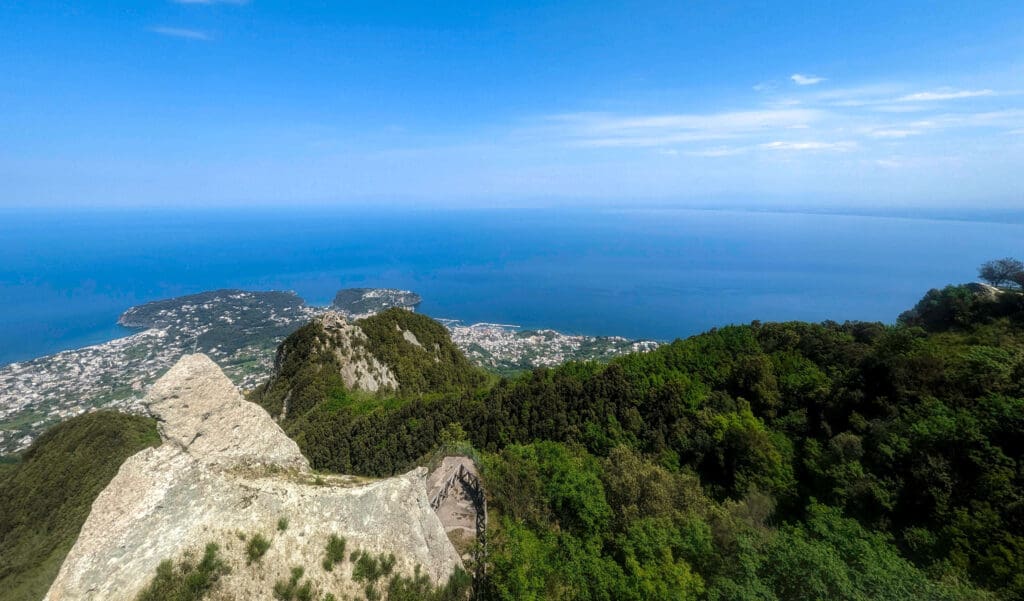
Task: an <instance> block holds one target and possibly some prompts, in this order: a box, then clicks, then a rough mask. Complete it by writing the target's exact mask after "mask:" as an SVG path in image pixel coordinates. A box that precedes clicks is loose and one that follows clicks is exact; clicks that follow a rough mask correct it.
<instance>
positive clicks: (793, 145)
mask: <svg viewBox="0 0 1024 601" xmlns="http://www.w3.org/2000/svg"><path fill="white" fill-rule="evenodd" d="M856 147H857V143H856V142H820V141H816V140H811V141H799V142H793V141H785V140H776V141H774V142H766V143H764V144H761V145H759V148H763V149H765V150H790V151H808V150H832V151H841V152H845V151H848V150H853V149H854V148H856Z"/></svg>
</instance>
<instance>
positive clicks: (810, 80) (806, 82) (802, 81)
mask: <svg viewBox="0 0 1024 601" xmlns="http://www.w3.org/2000/svg"><path fill="white" fill-rule="evenodd" d="M789 78H790V79H791V80H793V83H795V84H796V85H798V86H813V85H815V84H819V83H821V82H823V81H825V78H824V77H818V76H817V75H803V74H801V73H794V74H792V75H790V76H789Z"/></svg>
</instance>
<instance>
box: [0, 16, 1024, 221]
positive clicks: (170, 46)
mask: <svg viewBox="0 0 1024 601" xmlns="http://www.w3.org/2000/svg"><path fill="white" fill-rule="evenodd" d="M1022 173H1024V3H1022V2H1018V1H1006V2H989V1H985V0H980V1H973V2H935V1H929V2H925V1H919V2H896V1H890V2H821V1H814V2H811V1H808V2H763V1H762V2H664V3H644V2H629V3H623V2H601V1H597V0H591V1H589V2H557V3H556V2H548V3H541V2H535V3H513V2H501V3H497V2H495V3H490V2H482V1H477V2H445V3H435V2H427V1H416V2H408V3H405V2H295V1H293V2H271V1H269V0H250V1H248V2H246V1H244V0H235V1H215V0H207V1H202V0H189V1H177V2H175V1H171V0H167V1H159V0H156V1H152V2H132V3H127V2H87V3H85V2H67V3H55V2H47V1H45V0H34V1H25V2H11V1H4V0H0V205H6V206H23V205H56V206H90V205H116V206H121V205H147V206H148V205H161V206H196V205H199V206H206V205H249V204H282V203H310V204H342V203H391V202H399V203H402V202H412V203H419V204H424V205H456V206H492V205H518V204H557V205H587V204H618V205H644V206H650V205H698V206H718V205H742V206H761V205H764V206H769V205H770V206H805V205H813V206H818V205H821V206H829V207H846V206H856V207H893V206H908V207H909V206H956V207H965V206H979V207H982V206H983V207H1011V208H1020V207H1022V206H1024V177H1022V176H1021V174H1022Z"/></svg>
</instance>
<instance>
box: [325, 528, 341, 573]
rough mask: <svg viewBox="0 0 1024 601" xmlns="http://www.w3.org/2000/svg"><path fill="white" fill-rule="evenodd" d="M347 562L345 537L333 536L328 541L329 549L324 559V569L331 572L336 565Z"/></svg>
mask: <svg viewBox="0 0 1024 601" xmlns="http://www.w3.org/2000/svg"><path fill="white" fill-rule="evenodd" d="M343 561H345V537H338V536H335V535H333V534H332V535H331V538H330V540H328V541H327V549H326V553H325V557H324V569H325V570H327V571H328V572H330V571H331V570H333V569H334V564H336V563H341V562H343Z"/></svg>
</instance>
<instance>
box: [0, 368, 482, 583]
mask: <svg viewBox="0 0 1024 601" xmlns="http://www.w3.org/2000/svg"><path fill="white" fill-rule="evenodd" d="M148 401H149V403H150V409H151V410H152V412H153V413H154V415H156V416H157V418H158V419H159V420H161V421H160V431H161V435H162V437H163V438H164V443H163V444H162V445H161V446H159V447H157V448H148V449H145V450H143V451H141V452H139V453H137V454H135V455H133V456H131V457H129V458H128V459H127V460H126V461H125V462H124V464H123V465H122V466H121V468H120V470H118V473H117V475H116V476H115V477H114V478H113V480H111V481H110V484H109V485H108V486H107V487H106V488H105V489H104V490H103V491H102V492H101V493H100V494H99V496H97V497H96V500H95V501H94V502H93V505H92V511H91V512H90V514H89V517H88V519H87V520H86V521H85V524H84V525H83V526H82V530H81V532H80V533H79V536H78V540H77V541H76V542H75V545H74V547H72V549H71V551H70V552H69V553H68V555H67V557H66V558H65V560H64V563H63V564H62V565H61V568H60V571H59V572H58V574H57V578H56V579H55V580H54V582H53V584H52V585H51V586H50V590H49V592H47V595H46V597H45V601H133V600H134V599H135V598H136V597H137V596H138V594H139V592H140V591H141V590H142V589H143V588H144V587H145V586H146V585H147V584H148V583H149V582H150V581H151V580H152V579H153V576H154V575H155V573H156V568H157V566H158V565H159V564H160V562H161V561H163V560H168V559H169V560H174V561H181V560H182V558H183V557H185V556H186V555H187V554H190V555H191V557H192V558H193V559H194V558H195V557H197V556H199V555H201V554H202V551H203V548H204V547H205V546H206V545H207V544H208V543H216V544H217V545H219V546H220V554H221V556H222V558H223V560H224V561H225V562H226V563H227V565H228V567H229V568H230V572H229V573H228V574H226V575H225V576H223V577H222V578H221V579H220V581H219V582H218V584H217V590H216V591H215V592H214V594H213V595H212V596H211V597H210V598H211V599H225V600H226V599H246V600H266V601H273V599H274V594H273V583H274V582H276V581H277V580H287V579H288V577H289V573H290V570H291V568H292V567H294V566H302V567H304V568H305V571H306V575H307V576H306V578H307V579H308V580H309V581H310V582H311V583H312V585H313V587H314V590H316V591H319V592H320V593H321V594H323V593H327V592H331V593H332V594H334V595H335V596H336V597H337V598H346V597H348V596H351V595H359V594H361V591H362V587H361V586H360V585H359V584H357V583H356V582H354V581H353V578H352V562H350V561H345V562H342V563H340V564H338V565H337V566H336V567H335V568H334V569H333V570H331V571H326V570H324V569H322V568H321V567H320V566H321V562H322V560H323V557H324V549H325V547H326V545H327V541H328V540H329V538H330V537H331V536H332V535H336V536H342V537H344V538H345V539H346V540H347V543H348V549H350V550H356V549H359V550H362V551H365V552H368V553H372V554H378V553H384V554H394V555H395V559H396V563H395V568H394V569H395V572H396V573H400V574H405V575H411V574H413V572H414V570H415V569H416V566H420V569H421V573H422V574H424V575H426V576H427V577H428V578H429V579H430V580H431V581H432V582H434V583H435V584H441V583H443V582H444V581H445V580H447V578H448V577H449V576H450V575H451V574H452V573H453V571H454V570H455V569H456V568H458V567H461V566H462V561H461V559H460V557H459V554H458V552H457V551H456V550H455V548H454V547H453V546H452V543H451V541H450V540H449V539H448V536H446V534H445V529H444V527H443V526H442V524H441V521H440V520H439V519H438V516H437V514H436V513H435V512H434V511H433V509H432V508H431V504H430V501H429V500H428V499H427V490H426V470H425V469H423V468H417V469H415V470H412V471H411V472H409V473H407V474H405V475H402V476H396V477H394V478H387V479H383V480H369V479H364V478H355V477H352V476H335V475H315V474H313V473H311V472H310V470H309V465H308V463H307V462H306V460H305V458H303V456H302V454H301V453H300V452H299V449H298V447H297V446H296V445H295V443H294V442H293V441H292V440H290V439H289V438H288V437H287V436H285V434H284V432H283V431H281V429H280V428H279V427H278V426H277V424H276V423H274V421H273V420H272V419H271V418H270V416H269V415H267V414H266V412H264V411H263V409H262V408H260V407H259V406H257V405H254V404H252V403H249V402H248V401H246V400H245V399H243V398H242V396H241V394H239V392H238V390H236V389H235V388H234V386H232V385H231V383H230V381H228V379H227V378H226V377H225V376H224V374H223V373H222V372H221V371H220V369H219V368H218V367H217V365H216V364H214V363H213V361H211V360H210V359H208V358H207V357H205V356H203V355H190V356H186V357H184V358H182V359H181V360H180V361H179V362H178V364H177V365H175V366H174V367H173V368H172V369H171V370H170V371H169V372H167V374H166V375H164V376H163V377H162V378H161V379H160V381H158V382H157V383H156V384H155V385H154V386H153V390H152V392H151V393H150V395H149V397H148ZM267 467H269V468H271V469H266V468H267ZM281 519H286V520H287V522H288V524H287V528H285V529H281V528H279V526H278V523H279V520H281ZM256 534H260V535H262V536H263V537H265V538H266V539H268V540H269V541H270V542H271V544H270V548H269V549H268V550H267V551H266V554H265V555H264V556H263V557H262V558H261V559H260V560H259V561H257V562H248V561H247V560H246V559H247V558H246V549H245V546H246V542H245V540H247V539H248V537H252V536H254V535H256ZM0 596H2V593H0ZM318 598H319V597H318Z"/></svg>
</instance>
